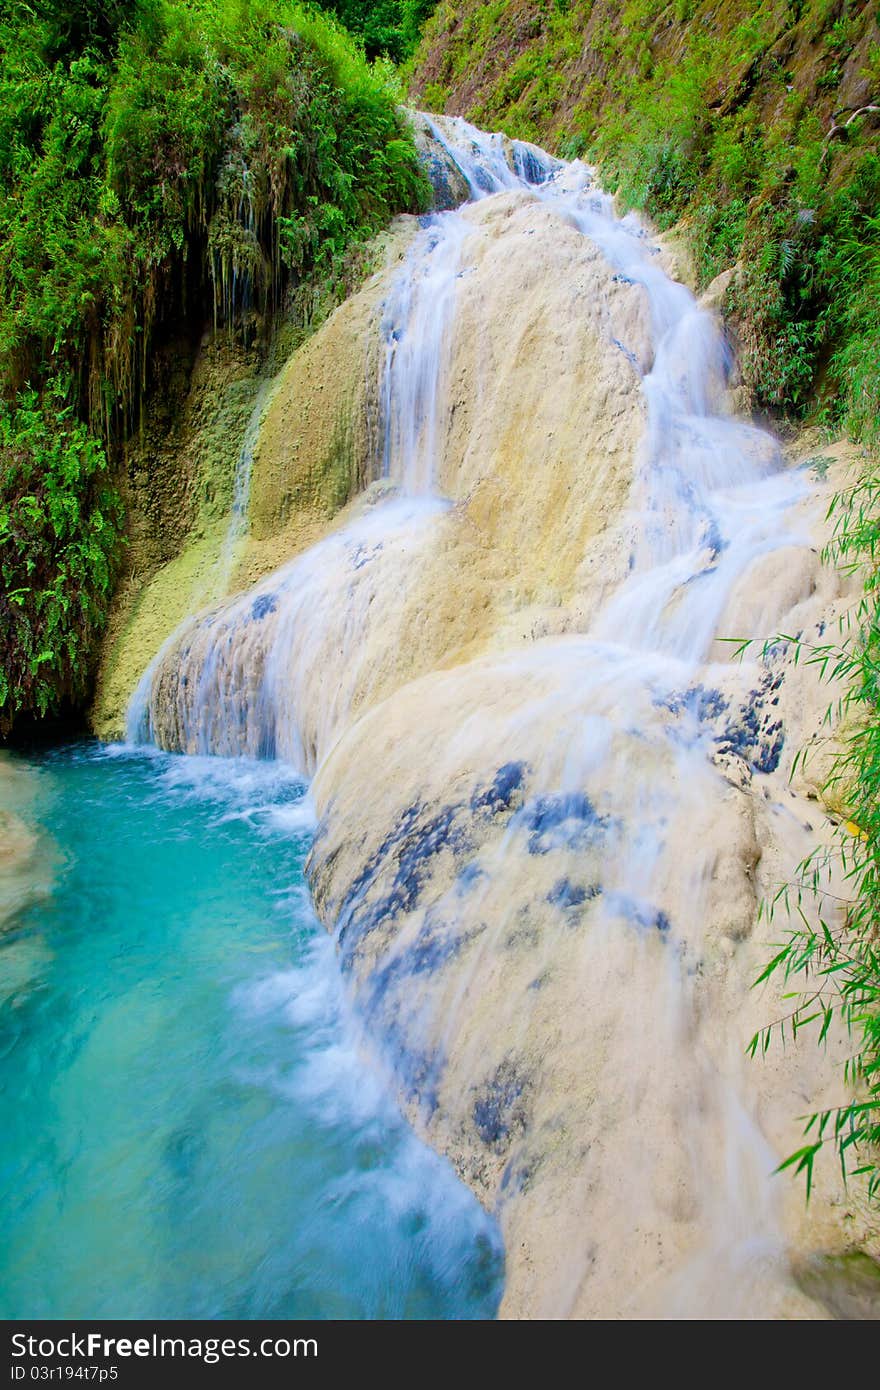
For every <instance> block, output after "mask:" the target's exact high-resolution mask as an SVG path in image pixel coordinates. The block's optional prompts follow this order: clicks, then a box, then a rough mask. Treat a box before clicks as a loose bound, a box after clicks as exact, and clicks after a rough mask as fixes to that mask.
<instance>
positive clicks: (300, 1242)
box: [0, 745, 501, 1318]
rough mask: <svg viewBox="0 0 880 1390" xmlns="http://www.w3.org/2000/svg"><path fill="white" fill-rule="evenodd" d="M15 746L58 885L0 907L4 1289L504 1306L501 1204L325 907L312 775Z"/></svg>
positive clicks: (182, 1307) (271, 1307) (42, 1311)
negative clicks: (433, 1145) (363, 1002)
mask: <svg viewBox="0 0 880 1390" xmlns="http://www.w3.org/2000/svg"><path fill="white" fill-rule="evenodd" d="M20 772H21V774H22V775H20V776H19V778H18V779H16V784H15V785H16V786H17V794H16V801H17V803H18V810H19V812H20V813H21V814H22V815H23V816H24V817H25V819H26V820H28V821H30V822H31V823H32V824H34V825H36V826H38V827H39V833H40V842H39V868H40V872H39V873H36V874H35V875H34V877H35V881H36V880H37V879H39V878H46V879H47V881H48V882H49V883H50V885H51V887H50V888H49V890H48V891H47V892H45V893H44V894H43V895H41V896H38V897H37V899H36V900H34V901H31V902H29V903H27V904H25V906H24V907H23V908H22V909H21V910H20V911H19V912H18V914H17V915H16V916H15V917H13V919H12V921H11V923H7V928H6V930H5V931H3V932H2V934H0V1106H2V1112H3V1124H2V1128H0V1182H2V1189H3V1192H4V1195H5V1200H4V1204H3V1212H2V1216H0V1316H2V1317H4V1318H16V1317H19V1318H20V1317H28V1318H33V1317H69V1318H86V1317H89V1318H91V1317H99V1316H104V1317H147V1318H148V1317H155V1318H162V1317H212V1318H213V1317H228V1318H236V1317H238V1318H257V1317H266V1318H286V1317H291V1318H328V1317H342V1318H469V1317H470V1318H472V1317H491V1316H493V1315H494V1313H495V1310H496V1307H497V1303H498V1299H499V1297H500V1284H501V1253H500V1241H499V1237H498V1234H497V1229H496V1227H495V1226H494V1223H493V1222H492V1221H491V1220H490V1218H489V1217H488V1216H486V1214H485V1213H484V1212H483V1211H482V1209H481V1208H480V1206H479V1205H478V1203H477V1202H476V1200H475V1198H474V1197H473V1196H472V1195H471V1193H470V1192H469V1191H468V1190H467V1189H466V1188H465V1187H464V1186H463V1184H461V1183H460V1182H459V1181H458V1179H457V1178H456V1176H455V1175H454V1173H453V1171H452V1169H451V1167H450V1166H449V1165H448V1163H446V1162H445V1160H443V1159H441V1158H439V1157H438V1156H437V1155H435V1154H434V1153H433V1152H432V1151H430V1150H429V1149H427V1148H426V1147H425V1146H424V1145H422V1144H421V1143H420V1142H419V1141H418V1140H417V1139H416V1138H415V1136H414V1134H413V1133H412V1131H411V1130H410V1129H409V1128H408V1126H407V1125H406V1124H405V1123H404V1121H403V1120H402V1119H401V1117H400V1114H399V1113H398V1111H397V1110H396V1108H395V1106H394V1105H393V1103H392V1102H391V1100H390V1098H389V1090H388V1086H387V1083H386V1080H385V1078H384V1077H383V1075H382V1074H381V1072H380V1070H379V1068H378V1067H377V1064H376V1062H375V1060H374V1059H371V1057H370V1055H369V1053H368V1051H367V1050H366V1049H365V1048H364V1046H363V1045H362V1040H361V1036H360V1032H359V1029H358V1027H357V1022H356V1019H355V1018H354V1017H353V1016H352V1014H351V1012H350V1010H349V1006H348V1003H347V1000H346V996H345V991H344V988H343V984H342V980H341V977H340V975H339V971H338V966H337V962H336V959H335V955H334V951H333V947H332V944H331V942H330V940H329V938H328V937H327V936H326V934H325V933H324V931H323V929H322V928H321V927H320V926H319V924H318V923H317V922H316V919H315V916H314V913H313V911H312V908H311V905H310V901H309V897H308V894H307V891H306V888H305V885H304V879H303V864H304V860H305V856H306V854H307V852H308V847H309V844H310V838H311V817H310V811H309V807H308V802H307V799H306V797H305V788H304V786H303V784H302V782H301V781H299V780H298V779H297V778H296V777H295V775H294V774H293V773H292V772H290V771H289V770H287V769H286V768H285V767H284V766H283V765H280V764H272V763H262V764H261V763H253V762H248V761H245V760H235V761H230V762H226V761H224V760H221V759H190V758H181V757H171V756H167V755H164V754H156V753H152V752H149V751H146V752H144V751H138V752H134V751H132V750H126V749H103V748H101V747H100V746H98V745H86V746H79V747H75V748H69V749H65V750H62V751H61V752H57V753H54V754H52V755H50V756H47V757H44V758H41V759H40V760H39V761H38V762H36V763H32V764H30V765H25V766H23V767H20ZM3 785H4V784H3V783H0V797H2V787H3ZM5 785H7V787H8V786H9V779H8V778H7V779H6V784H5Z"/></svg>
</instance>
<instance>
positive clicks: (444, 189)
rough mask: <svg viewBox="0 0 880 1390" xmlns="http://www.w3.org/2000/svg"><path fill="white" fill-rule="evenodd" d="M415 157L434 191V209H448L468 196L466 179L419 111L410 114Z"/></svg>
mask: <svg viewBox="0 0 880 1390" xmlns="http://www.w3.org/2000/svg"><path fill="white" fill-rule="evenodd" d="M410 119H411V122H412V126H413V130H414V132H415V139H416V148H417V149H418V152H419V158H420V160H421V163H422V167H423V168H424V170H425V172H426V174H427V175H428V178H429V179H430V181H431V188H432V190H433V193H434V199H433V207H434V211H435V212H451V211H452V209H453V208H458V207H461V205H462V203H466V202H467V201H468V199H469V197H470V189H469V187H468V182H467V179H466V178H465V176H464V174H463V173H462V171H461V169H460V168H459V166H458V165H457V164H456V162H455V160H454V158H453V156H452V155H451V154H450V152H449V151H448V150H447V149H445V148H444V146H443V145H441V144H440V142H439V141H438V140H437V138H436V136H435V134H434V131H433V129H432V126H431V124H430V123H429V122H428V120H427V119H426V118H425V117H424V116H423V115H422V114H421V113H420V112H413V113H412V115H411V117H410Z"/></svg>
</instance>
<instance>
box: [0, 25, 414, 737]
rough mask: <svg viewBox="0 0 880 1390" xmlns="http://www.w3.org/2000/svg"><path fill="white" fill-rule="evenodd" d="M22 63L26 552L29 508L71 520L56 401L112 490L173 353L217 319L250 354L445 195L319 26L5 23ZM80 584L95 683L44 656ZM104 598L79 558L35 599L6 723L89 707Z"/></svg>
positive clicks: (5, 118)
mask: <svg viewBox="0 0 880 1390" xmlns="http://www.w3.org/2000/svg"><path fill="white" fill-rule="evenodd" d="M410 8H412V7H410ZM408 12H409V11H408ZM412 13H413V14H415V10H413V11H412ZM0 51H2V57H3V63H2V70H0V364H2V366H0V402H5V405H4V409H5V410H6V411H7V425H6V427H5V428H6V430H7V436H6V447H7V449H12V448H13V437H14V438H15V439H19V440H24V439H25V437H27V439H28V440H30V441H31V443H29V444H27V446H25V445H24V444H22V447H21V449H19V451H18V452H17V453H15V451H13V454H14V458H15V460H17V461H16V462H15V466H14V467H13V463H12V461H11V460H13V454H10V455H9V459H8V461H7V465H6V466H5V471H4V476H3V480H2V488H0V507H2V508H4V509H5V510H4V515H6V514H7V512H8V515H9V516H13V513H14V516H15V517H16V518H18V520H17V521H16V523H15V524H16V528H17V529H15V530H14V531H13V532H11V533H10V534H11V535H14V536H15V537H18V538H19V539H20V540H21V542H22V544H24V543H25V541H26V535H25V531H23V530H22V526H23V525H24V520H23V519H27V516H30V513H29V512H28V511H27V509H28V508H31V510H33V507H34V506H36V505H38V503H39V504H40V505H42V504H43V502H46V503H47V504H48V494H46V493H44V492H43V491H42V490H41V489H40V488H39V487H38V486H37V485H36V481H35V479H36V475H37V473H38V472H39V467H40V466H41V463H40V461H43V463H45V465H46V467H47V468H48V467H50V466H51V467H52V468H55V463H53V462H52V460H53V457H54V456H53V455H52V454H51V451H50V450H48V449H47V448H44V447H43V446H42V445H39V447H38V431H37V426H36V423H35V421H36V420H37V417H38V416H39V415H40V411H41V410H42V409H43V406H42V405H41V404H40V402H41V401H45V403H46V407H45V408H46V409H47V410H50V411H51V410H61V411H63V412H64V419H65V421H66V422H67V423H66V425H65V430H66V432H67V433H66V434H65V438H67V436H68V435H69V438H70V441H73V442H71V443H70V444H69V448H70V449H71V450H73V452H75V453H77V454H78V456H81V461H82V475H83V476H86V475H88V476H89V477H92V476H93V475H94V477H95V478H96V477H97V476H98V472H99V471H100V470H98V468H97V464H95V467H94V469H92V470H91V472H90V471H89V467H90V466H89V465H88V459H89V458H90V457H91V455H90V454H89V452H88V450H89V449H90V448H91V447H92V444H93V443H94V440H95V439H97V438H99V439H101V441H102V443H103V447H104V450H105V453H106V455H107V457H108V458H109V459H110V461H111V464H112V463H114V462H115V461H116V459H117V457H118V455H119V451H120V446H121V444H122V442H123V441H124V439H125V437H126V435H127V434H128V433H130V432H131V430H132V429H134V428H136V427H137V425H138V422H139V418H140V411H141V406H142V403H143V401H144V399H145V396H146V395H147V394H148V392H149V389H150V359H151V351H152V347H153V345H154V343H155V342H156V340H157V337H158V336H160V335H165V336H168V335H171V334H187V335H189V336H190V337H195V338H196V339H197V337H198V336H200V334H201V331H202V328H203V325H204V322H205V320H206V319H209V318H210V317H211V316H212V315H213V318H214V322H215V324H216V325H217V326H218V327H219V326H221V325H226V326H228V327H230V329H233V330H236V329H238V328H240V331H241V332H243V333H252V332H253V331H254V327H253V324H254V319H255V316H256V320H257V321H258V322H259V323H261V324H262V325H263V327H264V328H267V327H268V325H269V324H270V323H271V321H272V317H273V315H275V313H276V312H277V311H278V309H279V308H280V307H281V306H282V305H283V304H284V303H285V300H286V299H287V298H291V299H293V298H294V297H296V296H297V295H298V292H299V290H300V288H301V286H302V284H303V282H305V281H308V280H309V278H310V277H311V278H314V277H318V276H320V277H322V278H323V279H324V280H326V281H329V282H330V283H331V284H335V283H336V282H337V281H338V280H339V279H341V271H340V267H344V266H345V265H346V264H347V263H348V260H349V259H350V255H351V254H353V252H354V248H355V247H356V246H357V245H358V243H361V242H363V241H364V240H366V239H367V238H368V237H369V236H370V235H372V233H374V232H375V231H377V230H379V229H380V228H381V227H382V226H384V225H385V224H386V223H387V222H388V220H389V219H390V217H391V216H392V215H393V214H395V213H396V212H400V211H406V210H408V211H420V210H421V209H422V208H423V207H424V206H425V204H426V201H427V198H428V194H429V190H428V185H427V180H426V178H425V176H424V174H423V173H422V171H421V169H420V166H419V163H418V159H417V155H416V150H415V144H414V140H413V137H412V133H411V131H410V129H409V126H408V124H407V122H406V120H405V119H404V117H403V116H402V115H401V113H400V111H399V106H398V101H399V86H398V83H397V80H396V78H395V77H394V75H393V74H392V72H391V71H390V69H389V67H388V65H387V64H381V63H377V64H375V65H372V66H371V65H369V64H368V63H367V62H366V61H365V58H364V56H363V52H362V51H361V50H360V49H359V48H358V47H357V45H356V43H355V42H354V40H352V38H351V37H350V36H349V35H347V34H346V33H345V31H344V30H343V29H342V28H341V27H340V26H339V25H338V24H337V23H335V22H334V21H333V20H332V19H331V18H330V17H328V16H325V15H322V14H321V13H320V12H319V11H317V10H316V9H314V8H312V7H310V6H305V5H297V4H294V3H291V2H290V0H139V3H134V4H122V3H118V2H116V0H114V2H113V3H110V4H109V5H98V4H97V3H95V0H79V3H76V0H74V3H72V4H69V5H62V4H61V3H59V2H58V0H33V3H32V5H29V4H25V3H17V0H0ZM8 412H12V413H11V414H9V413H8ZM40 418H42V417H40ZM9 421H12V423H11V424H10V423H9ZM16 422H17V423H16ZM10 430H11V431H12V434H11V435H10V434H9V431H10ZM83 430H84V431H85V433H82V432H81V431H83ZM35 431H36V433H35ZM88 440H91V441H92V444H89V445H88V447H87V444H86V442H85V441H88ZM32 446H33V447H32ZM95 447H97V445H95ZM28 458H32V459H33V460H36V462H34V463H33V464H32V465H29V466H30V467H31V472H32V473H33V475H34V476H33V478H32V479H31V481H30V482H28V483H27V489H28V491H26V492H25V493H23V494H22V496H26V497H30V498H36V499H37V502H28V503H26V504H25V503H21V504H20V503H19V491H18V490H19V485H20V482H21V478H22V477H23V476H24V471H26V466H25V462H24V460H26V459H28ZM34 470H36V471H34ZM52 476H53V478H54V482H53V483H52V487H53V488H54V487H55V486H56V485H57V486H58V487H63V486H64V485H65V479H66V480H67V482H68V483H69V486H70V489H71V499H72V500H75V501H76V502H77V505H78V506H80V505H83V506H84V505H85V504H86V501H87V500H88V499H87V498H85V496H83V497H82V498H81V497H80V495H79V492H78V491H77V489H78V488H79V487H80V482H81V478H80V475H79V474H77V473H76V470H73V469H72V468H70V467H67V466H65V467H64V468H62V467H61V466H60V464H59V465H58V468H57V469H56V472H55V474H53V475H52ZM95 485H97V484H95ZM21 506H24V507H25V511H24V512H21ZM10 509H11V510H10ZM96 515H100V516H101V517H104V518H105V519H106V516H107V515H108V513H107V509H106V507H104V506H103V505H102V507H100V508H99V509H98V512H97V513H96ZM31 520H32V521H33V524H34V525H36V521H35V519H34V518H31ZM52 536H55V540H56V542H57V545H58V546H59V547H61V546H62V540H61V538H60V536H59V535H58V534H57V533H56V532H55V531H54V530H53V529H51V528H50V529H49V530H47V531H46V532H45V533H44V534H43V535H42V540H41V542H40V543H41V545H42V546H43V547H44V549H45V547H46V546H49V545H50V544H51V538H52ZM64 544H65V545H66V544H67V542H64ZM59 554H60V550H59ZM11 563H12V560H11V558H9V557H8V558H7V564H11ZM41 563H44V568H45V572H46V576H50V570H51V565H50V564H49V560H48V558H47V556H46V555H44V556H43V560H42V561H41ZM50 578H51V582H50ZM66 582H69V583H70V584H71V585H73V584H74V582H76V583H77V584H80V582H81V583H82V586H83V587H82V589H81V590H80V589H78V590H77V597H76V599H75V600H74V599H71V605H72V606H71V608H70V611H71V613H72V612H74V609H75V606H76V605H77V604H78V605H79V609H78V610H77V611H79V612H80V614H81V617H82V632H81V634H80V638H79V639H76V640H79V643H80V646H79V648H78V649H77V650H78V651H79V652H80V656H82V661H81V660H80V657H79V656H77V657H75V654H74V652H73V644H74V642H75V633H74V629H73V627H71V628H70V629H69V630H67V629H65V630H64V634H63V640H61V639H59V640H61V647H63V650H64V652H66V653H67V655H66V657H65V658H64V660H63V661H62V660H61V658H60V657H59V656H58V651H60V650H61V647H59V648H58V651H56V648H55V647H54V646H51V643H50V642H49V641H48V639H47V641H45V642H43V643H42V645H40V647H39V651H37V650H36V648H35V647H34V645H33V642H32V641H31V637H32V636H33V634H34V633H36V632H38V631H42V630H43V628H44V627H45V626H46V624H47V623H48V624H49V627H51V631H52V633H53V634H55V635H57V633H60V632H61V630H62V628H61V626H59V623H60V619H58V621H56V619H57V615H58V612H60V609H56V608H53V606H52V604H53V603H54V602H55V600H52V601H51V602H50V599H49V598H47V597H45V595H49V594H50V593H54V594H56V598H57V603H58V604H59V605H60V604H61V598H62V595H61V590H60V589H59V587H58V586H59V585H61V586H62V587H63V584H64V583H66ZM104 582H105V581H104V574H103V570H102V569H101V566H100V564H98V562H97V560H96V561H95V564H94V566H93V567H92V569H91V570H90V569H89V568H88V566H86V565H85V562H84V561H83V568H82V572H81V573H80V574H78V575H75V574H74V570H73V568H72V567H71V562H70V560H69V558H68V559H65V560H64V562H63V564H62V562H61V560H60V559H59V560H58V565H57V567H56V569H55V570H54V571H51V577H47V578H46V585H47V586H49V587H46V588H44V589H41V590H40V591H39V593H40V594H43V595H44V597H43V598H40V600H39V602H40V605H41V606H40V608H39V613H38V612H37V610H36V609H33V610H32V609H31V608H30V607H29V604H30V603H31V598H28V599H27V601H26V602H22V603H18V602H17V603H16V607H15V613H14V614H13V616H14V617H15V618H16V622H15V624H14V627H13V630H12V631H13V637H12V639H10V640H11V645H10V646H9V651H8V655H9V659H10V661H11V662H12V665H11V666H10V668H9V670H8V671H7V674H6V677H5V680H6V687H5V688H6V690H7V694H6V695H5V696H4V698H3V700H0V706H2V707H3V708H4V710H5V711H6V714H4V716H3V717H4V719H5V720H6V722H7V723H8V711H9V709H10V708H15V709H19V708H20V709H29V708H33V709H35V710H38V711H40V712H44V711H45V710H47V709H49V708H50V707H51V705H52V703H53V699H54V700H55V701H56V702H57V700H60V699H61V698H62V697H63V696H66V695H73V694H75V693H76V692H78V691H79V692H81V691H82V690H83V688H84V687H83V686H82V684H81V681H80V676H81V673H82V671H83V670H84V669H86V665H87V662H86V659H85V656H83V655H82V654H83V653H85V652H86V651H87V648H88V645H89V640H90V638H91V636H93V635H94V633H95V632H96V631H97V630H98V627H99V626H100V618H101V613H102V612H103V605H104V593H105V591H104V588H103V587H102V586H103V585H104ZM89 583H91V584H92V586H93V588H92V591H91V592H87V586H88V584H89ZM24 587H26V586H22V585H20V584H17V585H16V588H17V589H18V590H23V588H24ZM35 593H36V591H35ZM19 598H22V599H23V598H24V594H23V593H22V594H20V595H19ZM32 598H33V602H34V603H36V602H37V598H36V597H34V596H32ZM50 613H52V614H55V617H54V618H53V619H52V623H49V618H48V617H47V616H46V615H48V614H50ZM40 615H42V616H40ZM53 624H54V626H53ZM41 625H42V626H41ZM36 640H37V639H36V638H34V641H36ZM52 640H53V641H54V636H53V639H52ZM17 643H20V644H21V648H20V651H19V650H18V647H17V645H16V644H17ZM50 647H51V650H52V652H53V653H54V654H53V656H52V658H51V659H50V658H49V657H48V656H45V652H48V651H49V650H50ZM16 652H18V656H16ZM37 657H40V661H39V670H38V671H31V664H32V663H33V661H34V660H36V658H37ZM19 658H20V659H19ZM65 661H66V662H67V665H65V664H64V662H65ZM83 662H85V663H86V664H85V665H84V664H83ZM23 672H30V675H28V677H27V679H24V677H23V675H22V673H23ZM53 682H54V685H53ZM13 685H15V686H16V693H12V694H10V691H12V688H13ZM53 690H54V696H53V695H52V691H53ZM10 701H13V702H14V703H13V704H12V705H10V703H9V702H10Z"/></svg>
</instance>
